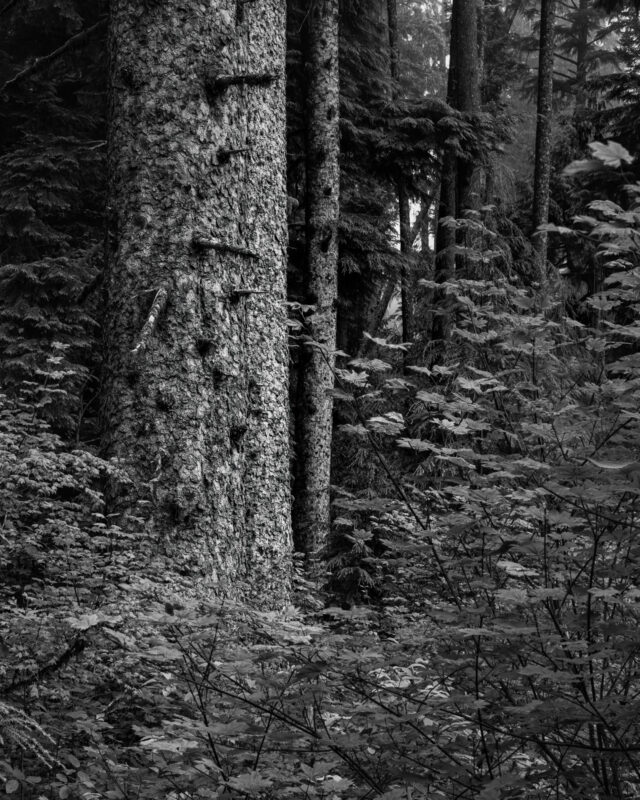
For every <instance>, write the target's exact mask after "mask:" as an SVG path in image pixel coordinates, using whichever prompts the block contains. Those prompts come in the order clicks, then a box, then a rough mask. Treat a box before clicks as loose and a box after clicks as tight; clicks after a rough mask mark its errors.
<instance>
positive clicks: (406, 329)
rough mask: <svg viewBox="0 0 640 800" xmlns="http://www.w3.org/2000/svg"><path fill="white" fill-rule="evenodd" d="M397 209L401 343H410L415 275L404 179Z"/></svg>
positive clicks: (412, 329)
mask: <svg viewBox="0 0 640 800" xmlns="http://www.w3.org/2000/svg"><path fill="white" fill-rule="evenodd" d="M398 208H399V217H400V254H401V255H402V275H401V284H400V288H401V302H402V341H403V342H412V341H413V337H414V336H415V324H414V311H415V299H416V297H415V296H416V275H415V269H414V264H413V260H412V254H413V246H412V245H413V241H412V238H411V215H410V206H409V194H408V192H407V187H406V183H405V181H404V179H403V178H402V177H400V179H399V180H398Z"/></svg>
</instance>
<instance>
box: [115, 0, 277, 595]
mask: <svg viewBox="0 0 640 800" xmlns="http://www.w3.org/2000/svg"><path fill="white" fill-rule="evenodd" d="M231 5H232V4H231V3H230V2H223V1H222V0H219V2H216V3H214V4H213V7H211V4H209V5H207V4H202V3H197V2H195V1H194V0H184V1H183V2H181V3H176V2H175V0H166V2H163V3H155V2H154V3H151V2H149V3H133V2H131V0H112V3H111V27H110V37H109V47H110V81H111V86H110V134H109V149H108V166H109V195H110V196H109V203H110V214H111V220H110V228H111V231H110V238H109V246H108V250H109V252H108V275H107V309H106V342H105V345H106V352H105V368H104V394H105V402H104V408H103V423H104V432H105V434H104V448H105V451H106V452H107V454H108V455H110V456H115V457H117V458H118V459H120V460H121V462H122V463H123V464H124V465H125V466H126V467H127V469H128V471H129V474H130V476H131V478H132V485H131V487H130V488H129V489H128V490H127V491H124V490H123V489H121V490H120V491H119V492H117V493H116V496H115V497H114V498H113V500H114V506H115V508H116V510H117V511H119V512H120V513H121V515H122V516H121V518H122V519H123V520H126V519H127V518H128V519H129V526H130V528H131V530H133V531H134V532H136V533H137V534H138V535H139V536H140V545H139V548H140V551H141V553H143V554H153V553H156V554H158V555H160V556H165V557H167V558H170V559H171V562H172V567H173V568H174V569H177V570H182V571H183V572H184V573H185V574H189V575H192V576H194V577H200V576H201V577H202V579H203V580H204V581H205V582H209V583H210V584H211V586H212V587H213V589H214V590H215V589H216V588H217V589H218V590H222V589H223V588H224V587H225V585H228V587H229V588H230V589H233V587H234V584H236V583H237V582H238V581H243V580H248V581H249V580H250V581H251V582H252V584H253V586H254V588H255V589H256V591H260V592H261V593H262V594H264V596H265V597H266V598H267V600H266V602H273V603H275V604H277V603H279V602H281V601H282V600H283V599H284V598H285V596H286V591H287V585H288V581H289V564H290V549H291V529H290V505H289V499H290V493H289V472H288V470H289V460H288V420H287V361H288V359H287V350H286V337H285V322H286V320H285V302H284V301H285V276H286V192H285V108H284V55H285V19H284V3H283V2H281V0H262V2H261V3H259V4H258V3H253V4H246V5H245V4H240V3H238V5H237V7H236V5H235V4H233V9H232V10H230V7H231Z"/></svg>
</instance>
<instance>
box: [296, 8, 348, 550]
mask: <svg viewBox="0 0 640 800" xmlns="http://www.w3.org/2000/svg"><path fill="white" fill-rule="evenodd" d="M306 25H307V31H306V33H307V37H306V38H307V51H308V53H307V56H308V61H307V195H306V203H307V226H306V232H307V264H306V295H307V302H308V303H310V304H313V305H314V307H315V308H314V311H313V313H312V314H311V315H309V316H308V317H307V329H306V330H305V334H306V335H307V336H308V337H309V341H308V343H306V344H305V345H304V346H303V352H302V355H301V381H302V393H301V403H300V404H299V406H298V408H297V409H296V411H297V415H298V424H297V437H296V438H297V444H298V462H297V481H296V493H295V494H296V497H295V506H294V533H295V543H296V548H297V549H298V550H300V551H301V552H304V553H305V554H306V556H307V559H308V561H309V562H312V561H313V560H314V558H315V556H316V554H317V553H318V550H319V549H320V548H321V547H322V546H323V544H324V542H325V539H326V536H327V534H328V531H329V524H330V491H329V490H330V483H331V438H332V419H333V414H332V412H333V397H332V390H333V385H334V371H333V370H334V360H335V356H334V352H335V347H336V308H337V297H338V214H339V201H340V168H339V163H338V156H339V108H340V97H339V73H338V0H314V2H313V3H312V4H311V6H310V8H309V10H308V12H307V21H306Z"/></svg>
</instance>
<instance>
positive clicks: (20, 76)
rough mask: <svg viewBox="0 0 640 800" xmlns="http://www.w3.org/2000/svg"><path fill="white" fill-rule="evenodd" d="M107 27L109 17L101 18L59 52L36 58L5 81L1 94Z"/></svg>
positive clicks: (60, 48)
mask: <svg viewBox="0 0 640 800" xmlns="http://www.w3.org/2000/svg"><path fill="white" fill-rule="evenodd" d="M7 5H9V4H7ZM6 8H7V6H5V7H4V9H2V11H3V12H4V10H5V9H6ZM0 13H1V12H0ZM106 25H107V17H101V18H100V19H99V20H98V21H97V22H96V23H95V25H92V26H91V27H90V28H87V29H86V30H84V31H81V32H80V33H76V35H75V36H72V37H71V38H70V39H67V41H66V42H65V43H64V44H63V45H61V46H60V47H58V49H57V50H54V51H53V52H52V53H48V54H47V55H46V56H41V57H40V58H36V60H35V61H34V62H33V64H30V65H29V66H28V67H25V68H24V69H22V70H20V72H18V73H16V74H15V75H14V76H13V78H9V80H8V81H5V82H4V83H3V84H2V86H0V92H4V91H6V90H7V89H9V88H11V87H13V86H15V85H16V84H17V83H20V81H23V80H25V78H29V77H31V75H33V74H35V73H36V72H40V70H42V69H44V68H45V67H46V66H48V65H49V64H51V62H52V61H55V60H56V59H58V58H60V56H62V55H64V54H65V53H67V52H68V51H69V50H73V48H74V47H78V46H79V45H81V44H82V43H83V42H84V41H85V40H86V39H88V38H89V37H90V36H93V34H94V33H96V32H97V31H99V30H102V28H105V27H106Z"/></svg>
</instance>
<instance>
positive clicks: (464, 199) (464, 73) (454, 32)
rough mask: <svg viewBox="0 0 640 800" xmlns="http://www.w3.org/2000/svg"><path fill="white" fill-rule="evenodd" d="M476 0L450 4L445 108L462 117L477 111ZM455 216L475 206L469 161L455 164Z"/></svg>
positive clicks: (473, 171) (457, 0) (472, 168)
mask: <svg viewBox="0 0 640 800" xmlns="http://www.w3.org/2000/svg"><path fill="white" fill-rule="evenodd" d="M479 12H480V9H479V7H478V4H477V2H476V0H453V9H452V12H451V57H450V62H449V95H450V97H449V105H452V106H453V107H454V108H457V109H458V111H462V112H463V113H465V114H477V113H478V112H479V111H480V52H479V41H478V14H479ZM456 171H457V175H456V184H457V185H456V216H458V217H461V216H462V215H463V214H464V212H465V211H467V210H468V209H471V208H475V207H477V205H478V198H477V197H476V196H475V195H474V190H475V189H476V188H477V187H476V186H475V181H474V178H475V177H476V175H477V166H476V164H474V163H473V161H471V160H470V159H462V158H459V159H458V160H457V168H456Z"/></svg>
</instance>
